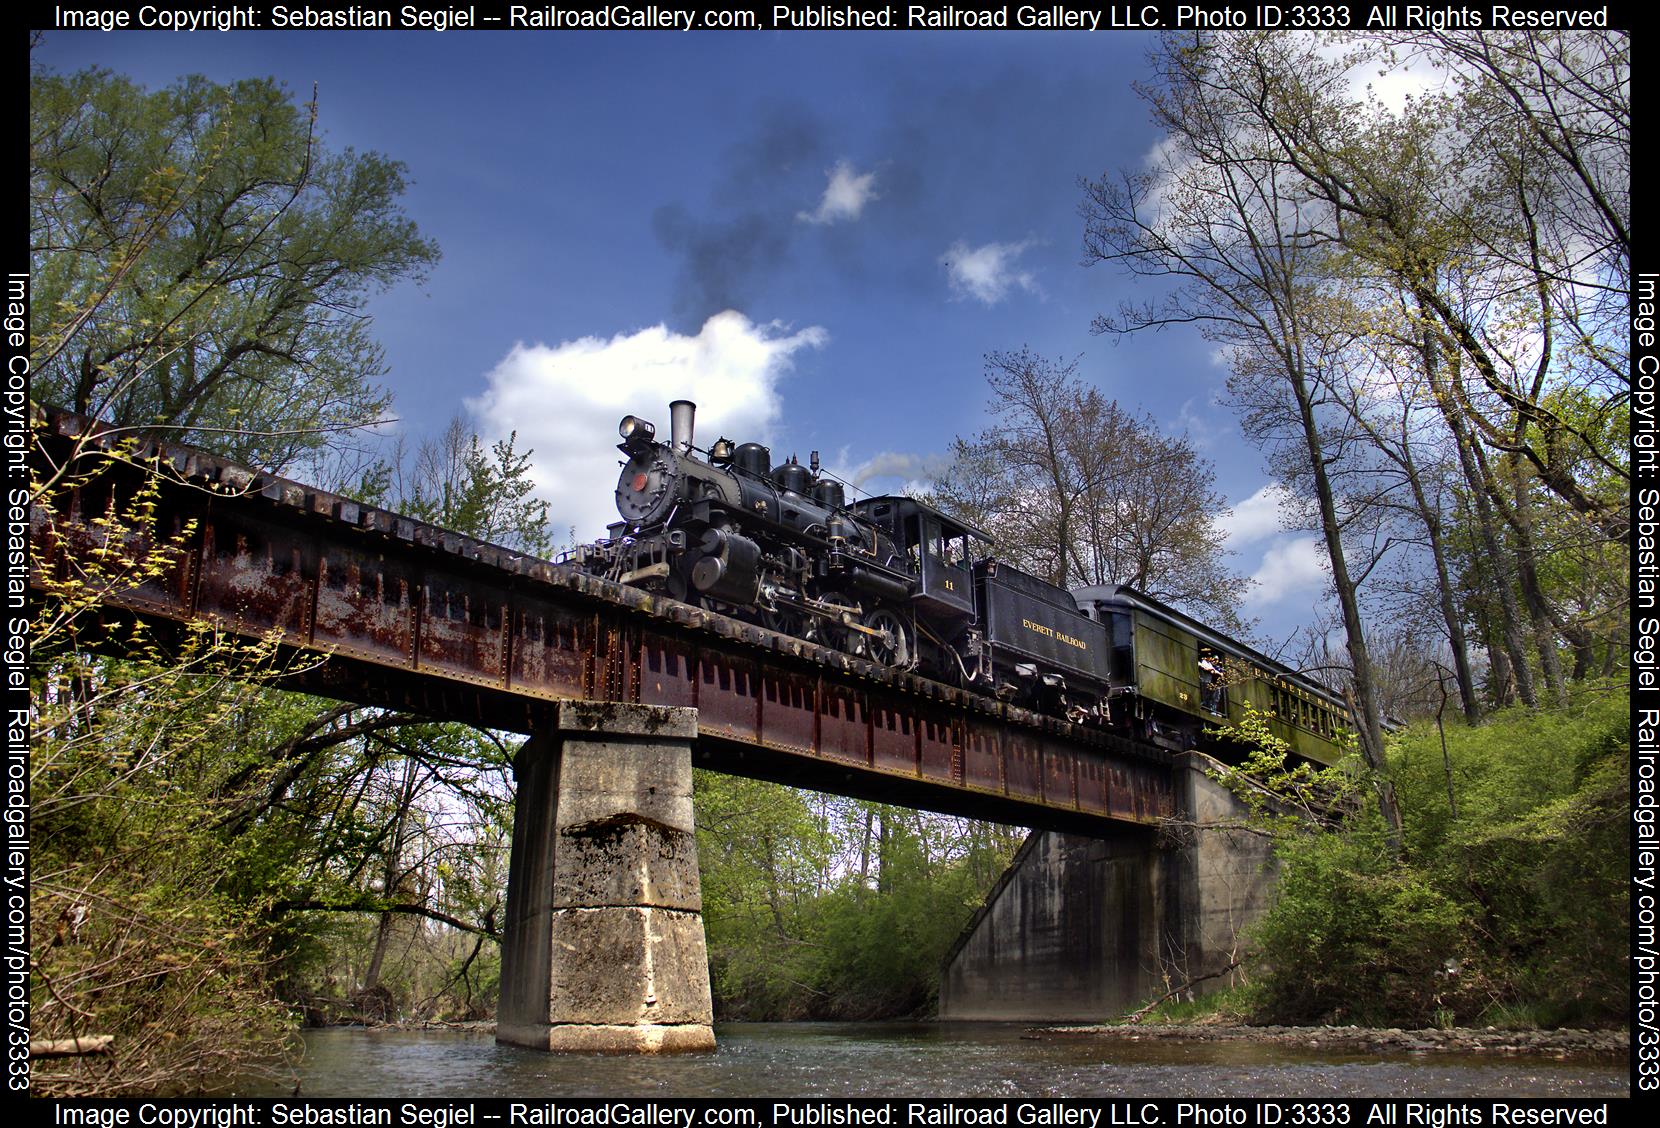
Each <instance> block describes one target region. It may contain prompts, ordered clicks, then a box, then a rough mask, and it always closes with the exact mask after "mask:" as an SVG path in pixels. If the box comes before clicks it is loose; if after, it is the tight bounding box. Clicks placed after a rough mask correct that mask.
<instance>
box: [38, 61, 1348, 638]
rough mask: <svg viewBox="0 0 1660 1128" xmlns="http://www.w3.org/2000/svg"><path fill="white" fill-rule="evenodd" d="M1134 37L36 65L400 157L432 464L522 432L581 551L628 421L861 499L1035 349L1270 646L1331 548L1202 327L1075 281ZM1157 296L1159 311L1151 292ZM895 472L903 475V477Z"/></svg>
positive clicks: (412, 411)
mask: <svg viewBox="0 0 1660 1128" xmlns="http://www.w3.org/2000/svg"><path fill="white" fill-rule="evenodd" d="M1149 46H1150V43H1149V42H1148V40H1146V39H1144V38H1142V37H1141V36H1140V35H1137V34H1134V33H1081V32H1058V33H1033V32H1016V33H995V32H919V33H910V32H872V33H858V32H771V31H768V32H743V33H730V34H727V33H714V32H698V33H694V34H688V33H675V32H532V33H504V32H488V33H486V32H475V33H467V32H452V33H443V34H439V33H431V32H334V31H329V32H256V33H235V32H232V33H214V32H205V33H166V32H114V33H97V32H54V33H49V34H48V35H47V37H46V39H45V42H44V44H43V45H42V46H41V47H40V48H38V49H37V50H36V51H35V53H34V60H35V62H37V63H39V64H43V65H46V66H48V67H51V68H53V69H56V70H59V71H70V70H76V69H80V68H82V67H85V66H92V65H96V66H102V67H106V68H109V69H111V70H114V71H117V72H120V73H123V74H126V75H129V76H131V77H133V78H134V79H136V80H138V81H139V82H142V83H144V84H146V85H148V86H152V87H155V86H162V85H166V84H167V83H169V82H171V81H172V80H173V79H174V78H176V77H178V76H180V75H183V74H187V73H200V74H205V75H207V76H208V77H210V78H213V79H216V80H231V79H236V78H246V77H256V76H266V75H270V76H275V77H276V78H278V79H279V80H281V81H283V82H285V83H286V84H287V85H288V87H289V88H290V89H291V90H292V91H293V92H294V93H295V95H296V97H297V99H298V100H305V99H307V98H309V97H310V92H311V88H312V84H313V83H314V82H315V83H316V84H317V88H318V98H319V123H320V127H321V131H322V135H323V138H324V140H325V142H326V143H327V144H328V145H330V146H331V147H333V148H336V149H338V148H344V147H348V146H350V147H354V148H357V149H360V150H367V149H372V150H376V151H379V152H382V153H385V154H387V155H389V156H391V157H394V158H396V159H398V160H401V161H403V162H404V163H405V164H406V165H407V166H408V169H409V174H410V177H411V179H412V181H413V186H412V187H411V189H410V191H409V192H408V194H407V196H406V198H405V205H406V209H407V211H408V213H409V214H410V216H411V217H412V218H413V219H414V220H415V221H416V223H417V224H418V225H419V227H420V228H421V230H422V232H423V233H424V234H425V235H427V236H428V237H430V238H432V239H434V240H436V241H437V242H438V244H439V245H440V247H441V249H442V251H443V260H442V262H441V263H440V264H439V265H438V267H437V268H436V269H435V270H434V271H433V272H432V275H431V277H430V278H429V279H428V281H427V282H426V283H425V284H424V285H422V286H420V287H415V286H405V287H402V288H400V289H398V290H396V291H394V292H391V293H389V294H386V295H384V296H382V297H380V298H378V299H377V300H376V301H375V302H374V305H373V307H372V311H373V315H374V319H375V332H376V335H377V336H378V338H379V339H380V340H381V341H382V343H383V344H384V346H385V348H386V357H387V361H388V364H389V365H390V369H391V370H390V372H389V373H388V375H387V376H386V378H385V381H386V383H387V384H388V385H389V386H390V388H391V389H392V390H393V392H394V393H395V396H396V404H395V407H396V413H397V415H398V422H397V424H396V428H397V429H398V430H400V431H402V432H403V433H405V434H406V435H407V436H409V438H410V439H412V440H417V441H418V440H419V439H420V438H422V437H424V436H430V435H433V434H435V433H436V432H438V431H440V430H441V429H442V428H443V427H444V426H445V425H446V424H447V423H448V421H449V420H450V419H451V418H452V417H454V416H456V415H460V416H462V417H463V418H464V419H465V421H466V422H467V423H468V424H469V425H470V426H473V427H476V428H478V429H479V430H480V431H481V432H482V433H484V434H486V435H500V434H505V433H506V432H507V431H509V430H516V431H517V432H518V434H519V437H520V443H521V446H526V445H528V446H530V447H532V448H534V449H535V451H536V463H537V469H538V480H539V485H540V487H541V489H542V491H543V493H544V495H545V496H547V497H548V499H549V500H550V501H551V502H552V503H553V507H554V518H555V520H556V521H557V522H558V523H559V528H560V529H561V530H563V529H564V528H565V527H566V526H568V525H572V524H574V525H575V526H576V527H577V532H578V535H579V536H580V537H582V538H584V539H589V538H592V537H593V536H596V535H599V534H600V533H601V532H602V531H603V526H604V524H605V522H606V521H608V520H611V519H614V512H613V510H612V508H611V489H612V486H613V485H614V481H615V474H616V470H615V464H616V452H615V451H614V449H613V446H614V444H615V442H616V437H615V424H616V420H617V419H618V418H619V417H620V416H621V415H622V414H624V413H635V414H639V415H642V416H644V417H645V418H648V419H652V420H654V421H656V422H657V423H658V424H659V426H660V429H661V430H664V431H666V429H667V422H668V419H667V416H668V412H667V407H666V404H667V401H668V400H669V399H672V398H676V397H679V396H687V397H689V398H692V399H695V400H698V401H699V403H700V404H701V405H702V410H701V411H700V417H699V426H698V434H699V437H700V440H702V441H705V442H706V441H708V440H711V439H713V438H714V437H715V433H716V432H719V433H724V434H727V435H729V436H731V437H733V438H735V439H738V440H740V441H742V440H745V439H750V438H756V437H759V438H761V439H762V440H763V441H766V442H767V443H768V444H769V445H770V446H771V447H772V448H773V451H774V456H775V458H782V457H783V456H785V455H788V454H791V453H795V454H798V455H799V456H800V457H801V458H802V459H803V460H805V459H806V457H807V455H808V452H809V451H810V450H815V449H816V450H819V451H822V452H823V457H824V460H825V462H826V463H827V464H828V465H830V466H832V467H835V468H837V469H839V470H841V471H842V472H843V473H844V474H846V475H848V476H851V477H854V478H856V479H860V480H861V484H862V485H863V487H864V488H865V489H866V490H867V491H870V492H885V491H887V490H892V489H897V488H900V487H902V486H903V485H904V484H905V482H906V481H907V480H911V479H915V478H918V477H923V476H925V475H926V473H927V470H928V468H929V467H930V465H931V464H933V463H935V462H937V460H938V459H939V458H940V456H942V455H943V453H944V452H945V451H946V450H947V448H948V447H949V445H950V442H951V440H952V438H953V437H954V436H956V435H959V434H968V433H972V432H975V431H978V430H979V429H980V428H982V427H983V426H985V425H986V423H987V418H986V412H985V405H986V388H985V382H984V376H983V364H982V358H983V356H984V354H986V353H987V352H990V351H994V350H1005V349H1019V348H1021V347H1022V346H1029V347H1030V348H1031V349H1032V350H1034V351H1035V352H1038V353H1041V354H1044V355H1046V356H1050V357H1053V358H1057V359H1061V358H1064V359H1068V360H1070V359H1072V358H1079V373H1080V374H1081V375H1082V376H1083V378H1085V379H1086V380H1089V381H1091V382H1093V383H1095V384H1097V385H1099V386H1100V388H1101V389H1102V391H1103V392H1105V393H1106V394H1107V395H1108V396H1111V397H1113V398H1116V399H1117V400H1119V401H1120V402H1121V403H1123V404H1125V405H1126V406H1129V407H1132V408H1134V409H1136V410H1140V411H1145V412H1147V413H1150V414H1151V415H1152V416H1153V417H1154V418H1155V419H1157V420H1158V421H1159V422H1160V423H1161V425H1162V426H1163V427H1164V428H1165V429H1166V430H1167V431H1169V432H1170V433H1182V432H1186V433H1187V434H1188V435H1189V436H1190V437H1191V438H1192V439H1193V440H1194V442H1195V443H1196V444H1197V445H1198V446H1199V447H1200V448H1201V450H1202V452H1203V453H1204V454H1205V455H1206V456H1207V457H1209V458H1210V459H1211V460H1212V461H1213V462H1214V463H1215V465H1216V468H1217V472H1218V482H1219V484H1220V486H1221V488H1222V490H1223V492H1225V493H1226V495H1227V497H1228V498H1229V500H1230V502H1232V503H1234V504H1235V506H1236V508H1235V511H1234V512H1233V513H1232V514H1231V515H1228V514H1222V515H1219V519H1220V520H1222V521H1224V523H1225V527H1226V528H1228V529H1229V530H1230V531H1231V532H1232V534H1233V535H1232V539H1231V544H1232V546H1233V548H1234V549H1235V550H1236V555H1235V556H1234V557H1233V561H1232V562H1233V565H1234V567H1235V568H1236V570H1238V571H1239V572H1241V573H1243V574H1245V575H1255V576H1257V578H1258V579H1259V580H1260V581H1261V584H1260V586H1259V587H1258V588H1257V590H1256V593H1255V595H1254V596H1253V598H1252V600H1251V602H1250V603H1249V604H1248V605H1247V608H1246V610H1247V613H1248V614H1252V615H1256V616H1258V617H1259V618H1260V620H1261V635H1262V637H1263V638H1264V639H1265V640H1270V641H1277V640H1283V639H1284V638H1285V637H1286V636H1287V635H1289V634H1290V633H1291V632H1292V631H1293V630H1294V629H1295V628H1296V627H1298V626H1299V625H1303V624H1305V623H1306V622H1307V621H1308V620H1310V619H1311V618H1312V616H1313V610H1312V608H1313V606H1314V605H1315V604H1316V603H1317V602H1318V601H1319V600H1320V598H1321V594H1320V593H1321V591H1322V589H1323V585H1324V582H1325V581H1324V577H1323V575H1322V574H1321V573H1320V570H1319V563H1318V561H1319V556H1318V553H1317V552H1315V551H1314V550H1313V545H1314V541H1313V538H1311V537H1309V536H1308V535H1307V534H1290V533H1284V532H1281V531H1280V530H1279V528H1278V523H1277V507H1276V505H1275V504H1274V502H1273V500H1272V494H1271V492H1264V491H1266V490H1269V488H1270V479H1269V476H1268V474H1267V473H1266V472H1265V471H1264V469H1263V462H1262V457H1261V455H1260V453H1259V452H1258V451H1257V450H1256V449H1255V448H1253V447H1251V446H1250V445H1248V444H1247V443H1246V442H1245V441H1244V440H1243V439H1242V438H1241V436H1240V434H1239V429H1238V425H1237V423H1236V421H1235V419H1234V417H1233V414H1232V412H1231V411H1230V410H1229V409H1228V408H1227V407H1226V406H1223V405H1221V404H1219V403H1218V397H1219V394H1220V392H1221V388H1222V384H1223V381H1224V379H1225V377H1226V370H1225V368H1224V367H1223V366H1222V365H1220V364H1218V363H1217V362H1216V360H1215V359H1214V356H1213V349H1212V346H1211V345H1210V344H1209V343H1208V342H1206V341H1204V340H1203V339H1202V338H1201V337H1200V335H1199V333H1198V332H1197V330H1180V329H1173V330H1169V331H1165V332H1163V333H1158V334H1148V335H1146V336H1144V337H1140V338H1136V339H1132V340H1127V341H1122V342H1117V343H1115V342H1113V341H1111V340H1108V339H1105V338H1100V337H1095V336H1092V335H1091V334H1090V332H1089V325H1090V319H1091V317H1092V316H1094V315H1095V314H1096V313H1098V312H1101V311H1106V310H1111V309H1113V308H1115V307H1116V306H1117V304H1118V302H1119V301H1120V299H1121V298H1122V297H1124V296H1125V295H1126V294H1127V293H1129V292H1130V287H1132V286H1133V285H1138V284H1137V283H1133V282H1132V281H1131V280H1130V279H1129V278H1128V277H1127V276H1125V275H1122V274H1120V273H1118V272H1116V271H1115V270H1114V269H1113V268H1110V267H1105V266H1096V267H1092V268H1085V267H1084V266H1083V265H1081V260H1082V257H1083V252H1082V233H1083V226H1082V220H1081V219H1080V218H1079V216H1078V211H1077V208H1078V204H1079V202H1080V200H1081V196H1082V194H1081V191H1080V188H1079V185H1078V181H1079V178H1080V177H1099V176H1100V175H1102V174H1103V173H1107V172H1113V171H1116V170H1118V169H1121V168H1137V167H1139V166H1140V165H1141V164H1142V163H1143V162H1144V161H1145V160H1146V158H1147V155H1148V154H1149V152H1150V151H1151V150H1152V149H1153V147H1154V146H1155V144H1156V143H1157V141H1158V136H1157V134H1156V133H1155V131H1154V129H1153V127H1152V125H1151V123H1150V122H1149V121H1148V115H1147V112H1146V107H1145V106H1144V104H1143V103H1142V102H1141V101H1140V99H1139V98H1138V97H1137V96H1136V94H1135V92H1134V90H1133V89H1132V83H1133V82H1135V81H1137V80H1138V79H1144V78H1146V77H1147V74H1146V63H1145V53H1146V51H1147V50H1148V48H1149ZM1139 285H1145V283H1144V282H1143V283H1139ZM884 470H886V471H890V473H888V474H886V475H884V474H882V473H880V472H881V471H884Z"/></svg>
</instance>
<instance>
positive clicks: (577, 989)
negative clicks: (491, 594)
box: [496, 702, 715, 1053]
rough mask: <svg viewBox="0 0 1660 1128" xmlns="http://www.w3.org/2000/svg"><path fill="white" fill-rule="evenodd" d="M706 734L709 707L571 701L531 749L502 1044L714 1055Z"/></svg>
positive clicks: (511, 889)
mask: <svg viewBox="0 0 1660 1128" xmlns="http://www.w3.org/2000/svg"><path fill="white" fill-rule="evenodd" d="M696 737H697V710H695V709H685V708H667V707H662V706H653V705H617V704H605V703H588V702H561V703H560V704H559V705H558V707H557V712H556V719H555V722H554V724H553V725H552V726H551V727H550V728H549V729H548V730H546V731H544V732H541V733H538V734H536V735H535V736H532V737H531V738H530V740H528V741H526V742H525V745H524V747H523V748H521V749H520V751H519V754H518V756H517V758H516V759H515V761H514V768H515V774H516V776H517V780H518V795H517V798H516V801H515V808H514V824H513V855H512V861H511V864H510V868H509V871H508V886H507V924H506V928H505V929H504V932H503V937H502V977H501V981H502V996H501V1005H500V1008H499V1011H498V1014H497V1024H496V1040H497V1041H498V1042H506V1043H510V1044H512V1045H517V1046H528V1047H530V1048H533V1049H539V1050H581V1051H608V1052H620V1053H663V1052H678V1051H686V1050H712V1049H714V1046H715V1037H714V1031H713V1027H712V1025H711V1023H712V1019H713V1006H712V1003H711V999H710V993H709V963H708V953H707V947H706V944H705V941H704V935H703V901H702V894H701V891H700V886H699V883H698V870H697V840H696V838H695V836H694V833H693V831H694V827H693V818H692V741H693V740H694V739H695V738H696Z"/></svg>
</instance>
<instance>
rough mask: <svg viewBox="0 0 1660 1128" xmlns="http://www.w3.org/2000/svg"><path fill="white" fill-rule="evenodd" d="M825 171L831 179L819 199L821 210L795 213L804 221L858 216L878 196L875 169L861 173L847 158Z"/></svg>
mask: <svg viewBox="0 0 1660 1128" xmlns="http://www.w3.org/2000/svg"><path fill="white" fill-rule="evenodd" d="M826 175H827V176H829V177H830V183H829V184H827V185H825V188H824V198H823V199H821V200H820V201H819V204H818V210H817V211H812V212H804V211H803V212H796V213H795V217H796V218H797V219H799V220H801V221H803V222H804V223H817V224H821V225H822V224H831V223H835V222H836V221H838V220H842V219H858V218H859V213H860V212H862V211H864V210H865V205H866V204H868V203H870V201H872V200H874V199H876V191H875V187H874V185H875V184H876V174H875V173H874V172H866V173H858V172H855V171H854V170H853V165H852V164H851V163H849V162H848V161H837V162H836V167H835V168H833V169H831V170H830V171H829V172H828V173H826Z"/></svg>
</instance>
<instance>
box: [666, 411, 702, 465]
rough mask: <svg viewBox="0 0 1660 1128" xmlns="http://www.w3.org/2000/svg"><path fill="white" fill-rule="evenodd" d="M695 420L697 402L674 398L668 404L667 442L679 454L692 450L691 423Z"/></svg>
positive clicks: (688, 452)
mask: <svg viewBox="0 0 1660 1128" xmlns="http://www.w3.org/2000/svg"><path fill="white" fill-rule="evenodd" d="M696 420H697V404H695V403H693V402H692V401H691V400H675V401H674V402H673V403H671V404H669V442H670V443H671V444H672V445H673V446H674V449H675V451H676V452H678V453H680V454H690V453H691V450H692V425H693V423H694V422H696Z"/></svg>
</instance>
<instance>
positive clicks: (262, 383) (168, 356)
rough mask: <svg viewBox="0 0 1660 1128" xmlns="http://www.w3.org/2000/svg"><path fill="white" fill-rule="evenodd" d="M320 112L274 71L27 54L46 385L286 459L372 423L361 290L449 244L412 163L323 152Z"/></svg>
mask: <svg viewBox="0 0 1660 1128" xmlns="http://www.w3.org/2000/svg"><path fill="white" fill-rule="evenodd" d="M315 118H316V107H315V105H311V106H297V105H295V103H294V101H293V99H292V98H291V97H290V96H289V94H288V93H287V92H286V91H285V90H284V89H283V88H282V87H281V86H280V85H278V84H277V83H275V82H273V81H270V80H259V79H255V80H245V81H239V82H233V83H230V84H226V85H220V84H217V83H213V82H209V81H208V80H207V79H205V78H201V77H191V78H186V79H183V80H182V81H180V82H178V83H176V84H174V85H173V86H170V87H168V88H166V89H164V90H156V91H150V90H145V89H144V88H142V87H140V86H138V85H136V84H135V83H133V82H131V81H130V80H128V79H126V78H122V77H120V76H117V75H113V74H111V73H109V72H107V71H100V70H88V71H82V72H79V73H77V74H73V75H67V76H65V75H57V74H52V73H48V72H46V71H44V70H42V69H40V68H36V69H35V71H34V72H33V73H32V75H31V77H30V91H29V255H30V269H31V272H32V274H33V278H34V283H33V286H32V287H31V291H30V310H29V313H30V332H31V336H30V355H31V358H32V361H33V373H34V379H35V382H36V383H35V389H34V394H35V395H36V396H38V397H39V398H41V399H42V400H45V401H48V402H54V403H56V404H59V405H61V406H64V407H68V408H71V409H73V410H75V411H78V412H81V413H83V414H87V415H94V416H97V417H99V418H101V419H104V420H107V421H110V422H114V423H118V424H121V425H123V426H130V427H134V428H138V429H150V428H155V429H160V430H161V431H163V432H164V433H165V434H166V435H167V436H168V437H172V438H175V439H180V440H183V441H191V442H196V443H198V444H199V445H203V446H208V447H211V448H213V449H216V450H219V451H221V452H223V453H225V454H228V455H230V456H232V457H237V458H241V459H244V460H247V461H252V462H259V463H264V464H267V465H270V466H273V467H276V468H281V467H283V466H285V465H288V464H289V463H291V462H292V461H293V460H294V459H295V458H296V457H298V456H299V455H300V454H301V453H303V452H304V451H307V450H312V449H315V448H316V447H318V446H319V445H321V444H322V443H324V442H325V441H326V440H327V439H328V438H329V436H330V435H331V434H334V433H336V432H339V431H340V430H342V429H347V428H353V427H359V426H362V425H363V424H365V423H369V422H373V421H374V420H376V419H379V418H380V417H381V416H382V415H383V414H384V412H385V409H386V407H387V403H388V399H387V396H386V394H385V392H384V391H382V390H381V389H380V388H378V387H377V386H376V385H375V384H374V383H373V380H374V378H375V377H377V376H378V375H380V374H381V373H382V371H383V370H384V364H383V361H382V352H381V349H380V346H379V345H378V344H376V343H375V341H374V340H373V339H372V338H371V336H370V335H369V327H368V321H367V318H366V317H365V316H364V308H365V303H366V301H367V299H368V297H369V296H370V295H372V294H374V293H375V292H377V291H379V290H382V289H384V288H386V287H388V286H391V285H393V284H395V283H397V282H399V281H401V280H404V279H410V278H419V277H421V275H422V273H423V272H424V271H425V269H426V268H427V267H429V266H430V265H431V264H432V263H434V262H435V261H436V260H437V256H438V252H437V250H436V248H435V247H434V246H433V244H431V243H430V242H428V241H426V240H424V239H422V238H421V237H420V236H419V234H418V233H417V232H416V230H415V226H414V224H413V223H412V222H411V221H410V220H409V219H408V218H407V217H406V216H405V215H404V214H403V212H402V210H401V208H400V205H399V197H400V196H401V195H402V193H403V191H404V188H405V186H406V181H405V171H404V167H403V166H402V165H401V164H399V163H398V162H396V161H391V160H388V159H386V158H385V157H382V156H380V155H378V154H375V153H356V152H353V151H351V150H349V149H348V150H345V151H343V152H339V153H331V152H330V151H329V150H328V149H327V148H326V147H325V146H324V145H323V143H322V141H321V140H320V139H319V137H318V136H317V133H316V121H315Z"/></svg>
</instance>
